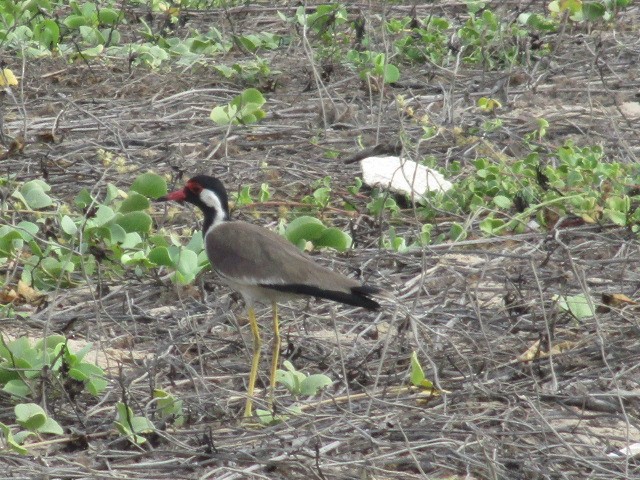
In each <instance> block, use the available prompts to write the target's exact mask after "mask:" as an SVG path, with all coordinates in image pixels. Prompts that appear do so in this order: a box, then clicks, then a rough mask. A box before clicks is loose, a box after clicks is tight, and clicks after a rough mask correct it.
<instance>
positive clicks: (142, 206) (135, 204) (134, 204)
mask: <svg viewBox="0 0 640 480" xmlns="http://www.w3.org/2000/svg"><path fill="white" fill-rule="evenodd" d="M149 205H150V204H149V200H148V199H147V197H145V196H144V195H141V194H139V193H136V192H133V191H132V192H129V195H128V196H127V198H125V199H124V200H123V202H122V203H121V204H120V208H119V209H118V212H120V213H129V212H137V211H140V210H146V209H147V208H149Z"/></svg>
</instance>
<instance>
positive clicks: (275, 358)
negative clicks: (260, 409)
mask: <svg viewBox="0 0 640 480" xmlns="http://www.w3.org/2000/svg"><path fill="white" fill-rule="evenodd" d="M271 309H272V310H273V355H272V356H271V376H270V377H269V382H270V387H271V388H270V389H269V409H273V391H274V390H275V388H276V370H278V363H279V359H280V325H279V324H278V305H277V304H276V302H272V303H271Z"/></svg>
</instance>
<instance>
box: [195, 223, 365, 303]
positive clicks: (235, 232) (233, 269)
mask: <svg viewBox="0 0 640 480" xmlns="http://www.w3.org/2000/svg"><path fill="white" fill-rule="evenodd" d="M206 249H207V255H208V257H209V260H210V261H211V265H212V267H213V269H214V270H215V271H216V272H218V274H220V275H221V276H222V277H223V278H227V279H229V280H232V281H233V282H236V283H239V284H244V285H252V286H260V287H264V288H271V289H273V290H278V291H281V292H288V293H294V294H301V295H311V296H316V297H322V298H328V299H330V300H335V301H338V302H342V303H347V304H350V305H357V306H363V307H365V308H372V309H373V308H377V306H378V304H377V303H375V302H373V300H370V299H368V298H366V297H367V296H368V295H371V294H373V293H375V292H376V291H377V289H376V288H374V287H369V286H363V285H362V284H361V283H360V282H358V281H357V280H353V279H351V278H348V277H346V276H344V275H342V274H340V273H337V272H334V271H332V270H329V269H328V268H325V267H323V266H322V265H319V264H317V263H315V262H314V261H313V260H311V259H310V258H309V257H308V256H307V255H305V254H304V253H302V252H301V251H300V250H298V248H297V247H296V246H295V245H293V244H292V243H291V242H289V241H288V240H286V239H285V238H283V237H281V236H280V235H278V234H276V233H274V232H271V231H270V230H267V229H266V228H263V227H259V226H256V225H252V224H250V223H245V222H223V223H221V224H220V225H218V226H216V227H215V228H214V229H213V230H211V232H210V233H209V234H208V235H207V240H206Z"/></svg>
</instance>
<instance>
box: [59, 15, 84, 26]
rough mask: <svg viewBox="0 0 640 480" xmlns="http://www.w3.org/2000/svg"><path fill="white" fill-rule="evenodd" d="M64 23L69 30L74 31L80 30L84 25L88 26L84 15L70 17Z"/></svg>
mask: <svg viewBox="0 0 640 480" xmlns="http://www.w3.org/2000/svg"><path fill="white" fill-rule="evenodd" d="M62 23H64V25H65V26H66V27H67V28H70V29H72V30H73V29H74V28H80V26H82V25H87V20H86V19H85V18H84V16H83V15H69V16H68V17H67V18H65V19H64V20H63V21H62Z"/></svg>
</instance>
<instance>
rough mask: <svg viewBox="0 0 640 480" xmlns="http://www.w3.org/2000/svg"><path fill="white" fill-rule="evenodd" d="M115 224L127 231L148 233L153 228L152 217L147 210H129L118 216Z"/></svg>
mask: <svg viewBox="0 0 640 480" xmlns="http://www.w3.org/2000/svg"><path fill="white" fill-rule="evenodd" d="M115 224H116V225H120V226H121V227H122V228H124V231H125V232H127V233H131V232H138V233H147V232H149V231H150V230H151V217H150V216H149V215H148V214H146V213H145V212H129V213H125V214H124V215H122V216H119V217H117V218H116V220H115Z"/></svg>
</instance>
